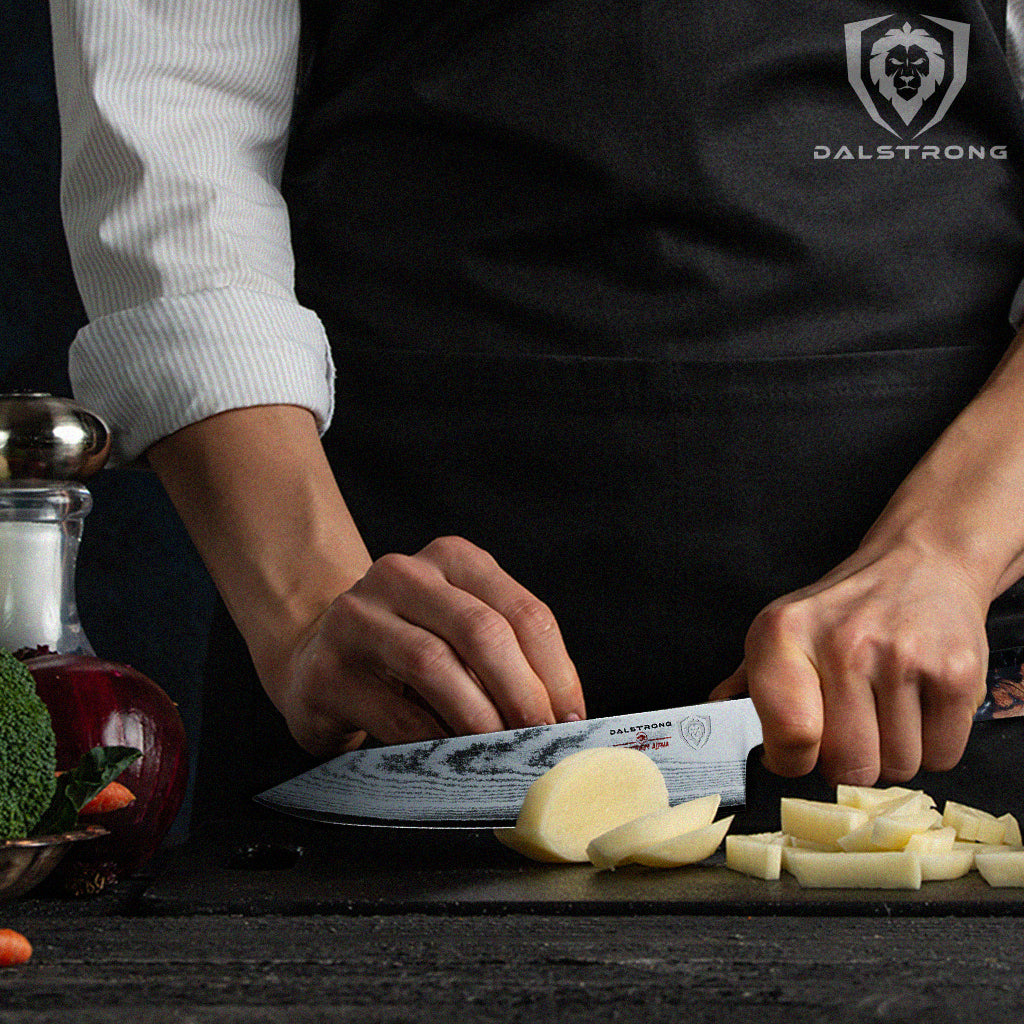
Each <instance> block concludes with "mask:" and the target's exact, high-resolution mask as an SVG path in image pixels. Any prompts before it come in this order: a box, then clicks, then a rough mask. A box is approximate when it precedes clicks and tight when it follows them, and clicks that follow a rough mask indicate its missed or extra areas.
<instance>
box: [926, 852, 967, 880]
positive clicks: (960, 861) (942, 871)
mask: <svg viewBox="0 0 1024 1024" xmlns="http://www.w3.org/2000/svg"><path fill="white" fill-rule="evenodd" d="M916 856H917V857H918V858H919V859H920V861H921V881H922V882H948V881H949V880H950V879H953V878H962V877H963V876H964V875H966V874H967V872H968V871H970V870H971V869H972V868H973V867H974V854H973V853H972V852H971V851H970V850H952V849H951V850H941V851H939V850H937V851H932V852H930V853H921V854H917V855H916Z"/></svg>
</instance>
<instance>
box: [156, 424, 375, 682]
mask: <svg viewBox="0 0 1024 1024" xmlns="http://www.w3.org/2000/svg"><path fill="white" fill-rule="evenodd" d="M149 459H150V463H151V464H152V466H153V467H154V469H155V470H156V472H157V473H158V475H159V476H160V479H161V480H162V482H163V484H164V487H165V488H166V489H167V492H168V494H169V495H170V497H171V500H172V502H173V503H174V505H175V507H176V508H177V510H178V512H179V514H180V516H181V518H182V520H183V522H184V523H185V526H186V528H187V529H188V531H189V534H190V535H191V537H192V539H193V541H194V543H195V544H196V547H197V549H198V550H199V553H200V555H201V556H202V558H203V560H204V562H205V563H206V565H207V567H208V568H209V571H210V574H211V576H212V577H213V580H214V582H215V583H216V585H217V587H218V589H219V591H220V593H221V595H222V597H223V599H224V601H225V604H226V605H227V608H228V611H229V612H230V614H231V616H232V618H233V619H234V621H235V623H236V624H237V625H238V627H239V629H240V631H241V633H242V635H243V637H244V638H245V640H246V642H247V644H248V645H249V649H250V651H251V652H252V656H253V660H254V662H255V664H256V668H257V671H258V672H259V673H260V676H261V678H262V679H263V680H264V683H265V684H266V683H267V681H268V680H273V679H275V678H277V677H278V676H279V675H280V674H281V673H282V671H283V666H282V664H281V659H282V658H283V657H284V656H285V655H286V654H287V652H289V651H291V650H293V649H294V647H295V644H296V641H297V638H298V637H299V636H300V635H301V634H302V633H303V632H304V631H306V630H308V629H309V628H310V625H311V624H312V623H313V622H314V621H315V620H316V619H317V617H318V616H319V615H320V614H321V613H322V612H323V611H324V610H325V609H326V608H327V607H328V605H329V604H330V603H331V601H332V600H334V598H336V597H337V596H338V594H340V593H341V592H342V591H344V590H346V589H348V588H349V587H351V586H352V585H353V583H355V581H356V580H358V579H359V578H360V577H362V576H363V575H364V574H365V572H366V570H367V568H368V567H369V565H370V557H369V555H368V554H367V551H366V548H365V546H364V545H363V542H362V540H361V538H360V536H359V533H358V530H357V529H356V526H355V524H354V522H353V521H352V517H351V516H350V515H349V512H348V509H347V507H346V505H345V502H344V499H343V498H342V495H341V494H340V492H339V490H338V487H337V484H336V482H335V480H334V477H333V474H332V473H331V470H330V467H329V465H328V463H327V460H326V458H325V456H324V453H323V448H322V446H321V444H320V439H319V436H318V433H317V428H316V423H315V420H314V419H313V417H312V415H311V414H310V413H309V412H307V411H306V410H305V409H300V408H297V407H295V406H261V407H256V408H248V409H237V410H233V411H231V412H226V413H222V414H220V415H218V416H214V417H210V418H209V419H206V420H202V421H200V422H199V423H196V424H193V425H192V426H189V427H186V428H184V429H183V430H179V431H177V432H176V433H174V434H172V435H170V436H169V437H167V438H164V439H163V440H161V441H159V442H158V443H157V444H155V445H153V446H152V447H151V448H150V449H149Z"/></svg>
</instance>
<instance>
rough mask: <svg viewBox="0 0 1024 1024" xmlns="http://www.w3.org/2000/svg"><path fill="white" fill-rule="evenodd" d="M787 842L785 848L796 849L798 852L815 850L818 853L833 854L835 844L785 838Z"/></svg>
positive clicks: (790, 837)
mask: <svg viewBox="0 0 1024 1024" xmlns="http://www.w3.org/2000/svg"><path fill="white" fill-rule="evenodd" d="M786 838H787V839H788V840H789V842H788V843H786V844H785V845H786V846H793V847H796V849H798V850H817V851H818V853H835V852H836V844H835V843H815V842H812V841H811V840H810V839H801V838H800V837H799V836H787V837H786Z"/></svg>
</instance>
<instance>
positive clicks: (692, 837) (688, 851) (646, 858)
mask: <svg viewBox="0 0 1024 1024" xmlns="http://www.w3.org/2000/svg"><path fill="white" fill-rule="evenodd" d="M732 819H733V815H731V814H730V815H729V817H728V818H721V819H720V820H718V821H716V822H713V823H712V824H710V825H705V826H704V828H699V829H697V830H696V831H695V832H684V833H683V834H682V835H681V836H675V837H674V838H672V839H666V840H664V841H663V842H660V843H655V845H653V846H648V847H645V848H644V849H642V850H637V851H636V853H634V854H632V855H631V856H630V858H629V862H630V863H632V864H643V865H644V866H645V867H649V868H681V867H683V866H684V865H685V864H696V863H698V862H699V861H702V860H706V859H707V858H708V857H710V856H711V854H713V853H714V852H715V850H717V849H718V847H719V846H721V845H722V839H723V838H724V837H725V833H726V832H728V831H729V826H730V825H731V824H732Z"/></svg>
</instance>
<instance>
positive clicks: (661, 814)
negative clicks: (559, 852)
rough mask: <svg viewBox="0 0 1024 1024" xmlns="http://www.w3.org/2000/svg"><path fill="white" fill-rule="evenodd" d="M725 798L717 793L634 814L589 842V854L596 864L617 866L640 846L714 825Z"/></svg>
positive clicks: (624, 861)
mask: <svg viewBox="0 0 1024 1024" xmlns="http://www.w3.org/2000/svg"><path fill="white" fill-rule="evenodd" d="M721 800H722V798H721V796H719V795H718V794H717V793H716V794H714V795H712V796H702V797H698V798H697V799H696V800H687V801H686V802H685V803H681V804H676V805H675V807H669V808H668V809H667V810H662V811H655V812H654V813H653V814H645V815H643V817H640V818H634V819H633V820H632V821H627V822H626V823H625V824H623V825H619V826H618V827H617V828H613V829H611V830H610V831H608V832H604V833H602V834H601V835H599V836H597V837H596V838H594V839H592V840H591V841H590V843H589V844H588V846H587V857H588V858H589V859H590V862H591V863H592V864H593V865H594V866H595V867H598V868H602V869H606V868H611V869H612V870H614V869H615V867H616V866H617V865H619V864H623V863H626V862H627V861H628V860H629V858H630V856H631V855H632V854H634V853H635V852H636V851H637V850H643V849H645V848H647V847H649V846H654V845H655V844H657V843H661V842H664V841H665V840H667V839H673V838H675V837H676V836H680V835H683V834H685V833H687V832H693V831H695V830H696V829H699V828H703V827H704V826H705V825H710V824H711V822H712V821H714V820H715V814H716V813H717V811H718V805H719V803H721Z"/></svg>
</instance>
